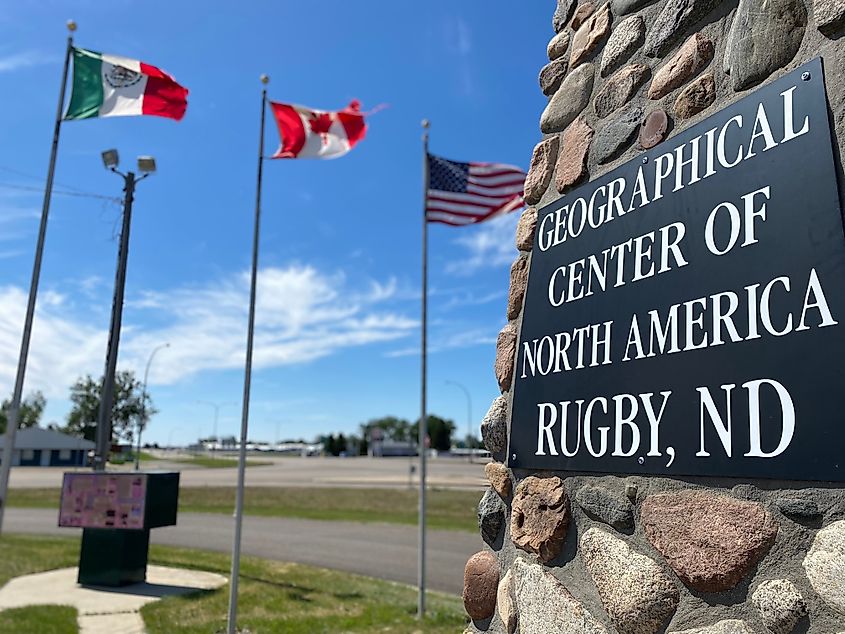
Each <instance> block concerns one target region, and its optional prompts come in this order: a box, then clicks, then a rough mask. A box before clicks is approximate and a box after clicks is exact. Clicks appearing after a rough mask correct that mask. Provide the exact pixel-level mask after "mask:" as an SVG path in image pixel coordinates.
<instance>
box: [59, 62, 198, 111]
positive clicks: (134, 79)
mask: <svg viewBox="0 0 845 634" xmlns="http://www.w3.org/2000/svg"><path fill="white" fill-rule="evenodd" d="M187 97H188V89H187V88H185V87H183V86H180V85H179V84H177V83H176V82H175V81H174V80H173V78H172V77H171V76H170V75H168V74H167V73H165V72H164V71H162V70H160V69H158V68H156V67H155V66H150V65H149V64H145V63H144V62H139V61H137V60H134V59H127V58H125V57H119V56H117V55H106V54H104V53H97V52H95V51H86V50H85V49H82V48H74V49H73V87H72V91H71V95H70V104H68V108H67V113H66V114H65V119H89V118H91V117H122V116H127V115H140V114H147V115H156V116H159V117H169V118H170V119H176V120H177V121H178V120H179V119H181V118H182V117H184V116H185V110H186V108H187V107H188V101H187Z"/></svg>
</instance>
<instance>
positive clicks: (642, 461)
mask: <svg viewBox="0 0 845 634" xmlns="http://www.w3.org/2000/svg"><path fill="white" fill-rule="evenodd" d="M637 462H639V463H640V464H645V458H643V457H642V456H640V457H639V458H637Z"/></svg>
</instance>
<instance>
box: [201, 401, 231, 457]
mask: <svg viewBox="0 0 845 634" xmlns="http://www.w3.org/2000/svg"><path fill="white" fill-rule="evenodd" d="M197 403H202V404H203V405H211V407H213V408H214V423H213V425H212V430H211V435H212V437H213V438H214V444H213V445H212V446H211V457H212V458H214V457H216V455H215V452H216V451H217V443H218V440H219V439H218V438H217V419H218V416H219V414H220V408H221V407H223V406H224V405H236V403H212V402H211V401H199V400H198V401H197Z"/></svg>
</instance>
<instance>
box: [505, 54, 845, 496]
mask: <svg viewBox="0 0 845 634" xmlns="http://www.w3.org/2000/svg"><path fill="white" fill-rule="evenodd" d="M843 378H845V235H843V226H842V216H841V213H840V206H839V198H838V190H837V185H836V171H835V168H834V159H833V152H832V141H831V133H830V123H829V120H828V111H827V103H826V99H825V91H824V80H823V76H822V65H821V60H818V59H816V60H814V61H812V62H810V63H808V64H806V65H804V66H802V67H801V68H798V69H797V70H795V71H794V72H792V73H790V74H788V75H786V76H784V77H782V78H781V79H779V80H777V81H775V82H772V83H771V84H769V85H767V86H766V87H764V88H762V89H760V90H758V91H756V92H754V93H752V94H750V95H748V96H746V97H744V98H743V99H741V100H740V101H738V102H736V103H735V104H733V105H731V106H729V107H727V108H725V109H724V110H722V111H720V112H718V113H716V114H714V115H713V116H711V117H709V118H708V119H706V120H704V121H702V122H701V123H699V124H698V125H695V126H693V127H692V128H690V129H688V130H685V131H683V132H682V133H680V134H678V135H677V136H675V137H673V138H671V139H669V140H668V141H666V142H664V143H662V144H661V145H659V146H658V147H656V148H654V149H652V150H650V151H648V152H644V153H643V154H642V155H640V156H639V157H637V158H636V159H634V160H632V161H630V162H629V163H627V164H625V165H623V166H621V167H620V168H618V169H616V170H614V171H613V172H611V173H609V174H607V175H605V176H603V177H601V178H598V179H596V180H594V181H592V182H590V183H588V184H586V185H584V186H582V187H580V188H578V189H576V190H574V191H572V192H571V193H569V194H567V195H566V196H564V197H563V198H561V199H559V200H558V201H556V202H554V203H552V204H551V205H548V206H547V207H545V208H543V209H541V210H540V211H539V214H538V219H537V236H536V238H535V243H534V247H533V252H532V256H531V272H530V276H529V280H528V289H527V291H526V299H525V310H524V316H523V321H522V330H521V335H520V339H519V345H518V348H517V359H516V370H515V377H514V383H515V388H514V389H515V392H514V404H513V412H512V416H511V421H512V423H511V434H510V448H509V452H508V453H509V456H508V458H509V461H508V462H509V464H510V466H512V467H519V468H532V469H556V470H576V471H599V472H610V473H651V474H660V475H707V476H730V477H753V478H782V479H795V480H828V481H842V480H844V479H845V469H843V468H841V465H842V464H843V463H845V456H843V453H844V452H845V381H843Z"/></svg>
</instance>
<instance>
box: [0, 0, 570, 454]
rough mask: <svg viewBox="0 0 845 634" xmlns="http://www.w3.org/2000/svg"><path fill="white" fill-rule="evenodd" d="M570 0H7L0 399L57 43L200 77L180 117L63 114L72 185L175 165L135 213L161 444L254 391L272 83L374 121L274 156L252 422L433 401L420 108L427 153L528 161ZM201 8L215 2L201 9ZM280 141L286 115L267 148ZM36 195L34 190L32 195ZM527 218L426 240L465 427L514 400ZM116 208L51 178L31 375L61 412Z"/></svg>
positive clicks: (129, 315) (133, 360)
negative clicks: (422, 377)
mask: <svg viewBox="0 0 845 634" xmlns="http://www.w3.org/2000/svg"><path fill="white" fill-rule="evenodd" d="M552 5H553V3H551V2H547V3H524V4H521V5H520V7H519V10H515V8H514V5H513V3H511V2H505V1H504V0H496V1H490V0H483V1H482V0H464V1H462V2H454V1H453V0H431V1H429V2H424V3H416V2H415V3H409V2H386V1H384V2H376V1H370V2H366V1H365V2H357V3H349V2H334V1H327V2H321V3H303V2H242V3H223V2H206V3H202V4H201V5H200V4H196V3H177V2H167V3H165V2H157V1H149V0H148V1H145V2H143V3H140V2H138V3H136V2H129V1H120V0H117V1H114V2H108V3H103V2H96V3H95V2H87V1H75V2H72V3H71V2H57V1H48V2H39V3H34V2H33V3H7V6H4V7H3V8H2V9H0V32H2V35H3V37H2V39H0V42H2V43H1V44H0V94H3V95H4V99H3V100H2V103H0V120H2V121H3V124H2V125H0V147H2V148H3V150H4V151H3V152H2V153H0V393H2V394H6V395H8V394H10V393H11V389H12V385H13V382H14V371H15V365H16V363H17V355H18V349H19V345H20V330H21V327H22V324H23V311H24V307H25V299H26V293H27V292H28V288H29V276H30V272H31V268H32V258H33V253H34V248H35V239H36V232H37V226H38V218H39V214H40V207H41V194H40V193H39V192H38V191H37V189H38V188H39V187H42V186H43V179H44V177H45V174H46V167H47V159H48V154H49V144H50V138H51V134H52V128H53V125H52V122H53V117H54V113H55V109H56V99H57V93H58V88H59V80H60V76H61V75H60V73H61V60H62V55H63V52H64V38H65V34H66V31H65V26H64V25H65V21H66V20H67V19H68V18H73V19H75V20H76V21H77V22H78V24H79V30H78V31H77V33H76V38H75V43H76V44H77V45H78V46H80V47H83V48H89V49H92V50H98V51H103V52H107V53H113V54H118V55H123V56H126V57H131V58H137V59H141V60H143V61H145V62H148V63H151V64H153V65H156V66H159V67H161V68H163V69H165V70H167V71H168V72H170V73H171V74H173V75H174V76H175V78H176V79H177V80H178V81H179V82H180V83H182V84H183V85H185V86H187V87H188V88H189V89H190V91H191V92H190V95H189V106H188V112H187V115H186V116H185V119H184V120H183V121H181V122H179V123H177V122H174V121H170V120H167V119H161V118H157V117H121V118H112V119H91V120H86V121H73V122H68V123H66V124H64V125H63V126H62V138H61V144H60V148H59V159H58V167H57V172H56V183H57V185H56V188H57V191H64V192H67V191H70V190H72V189H75V190H81V191H84V192H90V193H95V194H100V195H104V196H115V197H117V196H120V195H121V191H120V190H121V181H120V180H119V179H118V178H117V177H116V176H114V175H113V174H110V173H108V172H107V171H105V170H104V169H103V168H102V165H101V162H100V152H101V151H102V150H104V149H107V148H110V147H116V148H117V149H118V150H119V151H120V154H121V157H122V160H123V165H124V166H127V165H131V164H134V160H135V157H137V156H138V155H142V154H151V155H154V156H155V157H156V159H157V162H158V167H159V172H158V173H157V174H156V175H154V176H153V177H151V178H149V179H147V180H146V181H144V182H143V183H142V184H141V185H140V186H139V188H138V192H137V198H136V204H135V207H134V212H133V224H132V232H131V244H130V252H129V267H128V274H127V283H126V307H125V310H124V319H123V334H122V339H121V347H120V357H119V361H118V368H119V369H133V370H135V371H136V373H137V374H138V375H139V376H141V375H143V370H144V366H145V364H146V362H147V358H148V356H149V354H150V352H151V351H152V349H153V348H155V347H156V346H157V345H159V344H161V343H164V342H169V343H170V344H171V347H170V348H168V349H164V350H162V351H160V352H159V353H158V354H157V356H156V358H155V361H154V362H153V365H152V368H151V371H150V381H149V384H150V385H149V391H150V393H151V395H152V397H153V399H154V401H155V404H156V406H157V407H158V408H159V410H160V412H159V414H158V415H157V416H156V417H155V418H154V419H153V420H152V421H151V424H150V427H149V430H148V432H147V433H146V435H145V440H149V441H151V442H153V441H158V442H160V443H165V442H168V441H171V442H173V443H185V442H189V441H192V440H194V439H195V438H196V437H197V436H198V434H200V433H202V434H204V435H207V434H210V433H211V421H212V418H213V409H212V408H211V407H210V406H208V405H203V404H200V403H198V402H197V401H212V402H217V403H221V404H224V405H223V406H222V407H221V409H220V423H219V430H218V431H219V433H220V434H237V430H238V428H239V421H240V401H241V397H242V390H243V360H244V349H245V341H246V320H247V300H248V280H249V275H248V274H249V264H250V257H251V252H250V249H251V235H252V218H253V216H252V214H253V200H254V191H255V184H254V181H255V167H256V165H255V164H256V151H257V136H258V114H259V105H260V88H261V86H260V84H259V82H258V76H259V75H260V74H261V73H267V74H269V75H270V76H271V83H270V86H269V95H270V97H271V98H272V99H274V100H277V101H286V102H292V103H300V104H304V105H308V106H311V107H314V108H321V109H337V108H340V107H343V106H344V105H346V104H347V103H348V102H349V100H350V99H352V98H358V99H360V100H361V102H362V105H363V108H364V109H365V110H369V109H370V108H372V107H374V106H376V105H377V104H381V103H385V104H389V107H388V108H387V109H385V110H383V111H381V112H379V113H377V114H376V115H374V116H373V117H372V118H371V119H370V120H369V126H370V127H369V132H368V135H367V138H366V139H365V140H364V141H362V142H361V143H360V144H359V145H358V146H357V147H356V148H355V149H354V150H353V151H352V152H351V153H350V154H349V155H347V156H345V157H343V158H340V159H338V160H334V161H268V162H267V163H266V164H265V172H264V173H265V178H264V182H265V187H264V199H263V201H264V202H263V222H262V239H261V251H260V277H259V299H258V313H257V330H256V347H255V368H254V373H253V389H252V399H251V403H252V405H251V416H250V437H252V438H255V439H264V440H274V439H275V437H276V433H277V430H278V433H280V435H281V436H282V437H283V438H287V437H300V436H302V437H305V438H312V437H314V436H316V435H317V434H320V433H328V432H335V433H336V432H339V431H343V432H346V433H348V432H352V431H355V430H357V427H358V424H359V423H361V422H363V421H366V420H367V419H370V418H374V417H377V416H382V415H387V414H393V415H398V416H402V417H407V418H409V419H413V418H415V417H417V416H418V412H419V312H420V302H419V296H420V214H421V198H422V185H421V145H420V134H421V130H420V120H421V119H423V118H426V117H427V118H429V119H430V120H431V121H432V128H431V145H430V147H431V151H432V152H433V153H436V154H440V155H443V156H445V157H447V158H452V159H456V160H487V161H499V162H507V163H513V164H517V165H521V166H522V167H523V168H527V165H528V161H529V159H530V156H531V150H532V148H533V146H534V144H535V143H536V142H537V141H538V140H539V138H540V133H539V130H538V127H537V121H538V119H539V115H540V112H541V111H542V108H543V107H544V105H545V98H544V97H543V96H542V94H541V93H540V90H539V88H538V87H537V81H536V77H537V72H538V70H539V69H540V68H541V67H542V65H543V64H544V62H546V61H547V60H546V58H545V44H546V42H547V41H548V38H549V37H550V36H551V35H552V32H551V14H552V11H553V6H552ZM200 6H201V7H202V9H201V10H198V7H200ZM277 143H278V136H277V133H276V131H275V129H274V128H273V127H269V126H268V129H267V134H266V144H267V148H268V149H272V148H274V147H275V145H276V144H277ZM33 190H35V191H33ZM516 216H517V215H516V214H511V215H510V216H508V217H506V218H504V219H501V220H498V221H493V222H490V223H486V224H483V225H480V226H477V227H469V228H462V227H445V226H440V225H434V226H432V229H431V232H430V293H431V294H430V302H429V306H430V330H429V341H430V353H431V354H430V357H429V359H430V362H429V385H430V390H429V404H430V406H429V411H431V412H434V413H438V414H440V415H443V416H447V417H450V418H453V419H454V420H455V421H456V422H457V423H458V425H459V429H460V430H461V435H463V433H465V429H466V423H467V414H466V399H465V396H464V394H463V393H462V392H461V390H460V389H459V388H457V387H455V386H454V385H449V384H447V383H446V381H455V382H459V383H461V384H463V385H465V386H466V387H467V388H468V390H469V392H470V394H471V396H472V405H473V421H472V424H473V428H474V429H476V424H477V421H478V420H480V417H481V416H482V415H483V413H484V412H485V411H486V408H487V407H488V405H489V403H490V401H491V400H492V399H493V398H494V397H495V396H496V395H497V394H498V389H497V386H496V381H495V378H494V376H493V371H492V365H493V358H494V352H495V350H494V342H495V337H496V334H497V333H498V331H499V329H500V328H501V327H502V326H503V325H504V323H505V317H504V314H505V303H506V294H507V285H508V267H509V265H510V263H511V262H512V260H513V259H514V257H515V255H516V252H515V250H514V247H513V230H514V226H515V222H516ZM119 217H120V207H119V205H117V204H115V203H114V202H111V201H109V200H103V199H96V198H86V197H75V196H68V195H59V194H57V195H55V196H54V198H53V204H52V208H51V216H50V224H49V227H48V233H47V244H46V250H45V259H44V265H43V271H42V278H41V292H40V293H39V302H38V311H37V316H36V322H35V330H34V334H33V339H32V348H31V355H30V365H29V370H28V373H27V381H26V386H25V393H29V392H30V391H32V390H34V389H40V390H42V391H43V392H44V393H45V394H46V396H47V399H48V405H47V411H46V415H45V422H50V421H57V422H59V423H64V420H65V417H66V415H67V412H68V409H69V402H68V400H67V396H68V388H69V386H70V385H71V383H72V382H73V381H74V380H75V379H76V378H77V377H78V376H80V375H84V374H86V373H90V374H92V375H94V376H100V375H101V374H102V371H103V365H104V361H105V352H106V335H107V331H108V327H109V314H110V304H111V295H112V291H113V282H114V270H115V262H116V255H117V233H118V230H119Z"/></svg>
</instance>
